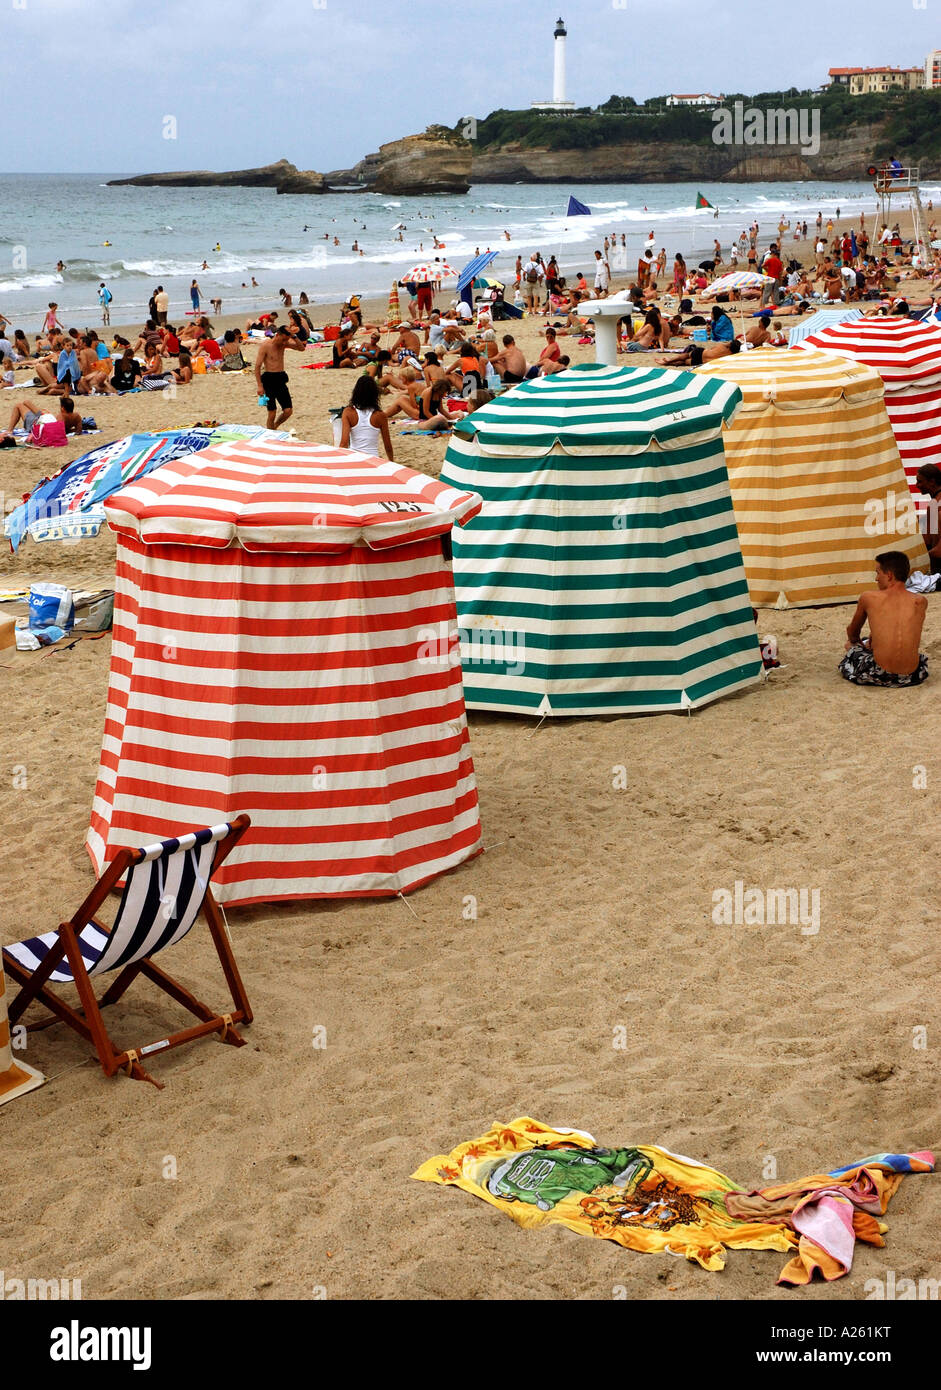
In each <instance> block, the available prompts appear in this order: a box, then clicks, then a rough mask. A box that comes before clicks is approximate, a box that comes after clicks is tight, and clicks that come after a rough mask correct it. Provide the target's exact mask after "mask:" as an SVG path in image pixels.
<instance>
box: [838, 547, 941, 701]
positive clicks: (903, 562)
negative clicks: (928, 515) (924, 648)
mask: <svg viewBox="0 0 941 1390" xmlns="http://www.w3.org/2000/svg"><path fill="white" fill-rule="evenodd" d="M909 570H910V566H909V563H908V556H907V555H903V554H902V552H901V551H900V550H887V551H885V552H884V553H883V554H882V555H877V556H876V583H877V585H878V586H879V587H878V588H877V589H869V590H867V591H866V593H864V594H861V595H860V599H859V603H858V604H857V606H856V612H855V613H854V614H853V618H852V621H851V622H850V625H849V627H848V628H847V629H846V637H847V641H846V655H845V656H844V657H843V659H842V660H841V661H840V664H839V670H840V674H841V675H842V676H843V677H844V679H845V680H848V681H852V682H853V684H854V685H881V686H890V687H900V686H910V685H921V683H922V681H924V680H927V679H928V658H927V657H926V656H925V655H924V653H922V652H920V651H919V650H918V648H919V644H920V642H921V630H922V627H923V626H924V622H925V613H926V612H927V609H928V600H927V599H926V598H925V596H924V594H913V593H910V592H909V590H908V589H906V587H905V581H906V580H907V579H908V575H909ZM867 622H868V624H869V633H870V635H869V637H868V638H863V636H862V631H863V628H864V627H865V626H866V623H867Z"/></svg>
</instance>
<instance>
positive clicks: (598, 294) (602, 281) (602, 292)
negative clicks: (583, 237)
mask: <svg viewBox="0 0 941 1390" xmlns="http://www.w3.org/2000/svg"><path fill="white" fill-rule="evenodd" d="M610 280H611V269H610V266H609V265H608V259H607V257H606V256H603V255H602V253H601V252H600V251H596V252H595V298H596V299H604V298H605V296H606V295H607V293H608V285H609V283H610Z"/></svg>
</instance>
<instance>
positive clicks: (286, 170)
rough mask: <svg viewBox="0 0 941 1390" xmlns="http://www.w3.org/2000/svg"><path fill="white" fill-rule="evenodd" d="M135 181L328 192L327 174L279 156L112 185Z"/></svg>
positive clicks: (116, 182)
mask: <svg viewBox="0 0 941 1390" xmlns="http://www.w3.org/2000/svg"><path fill="white" fill-rule="evenodd" d="M128 184H133V185H134V186H135V187H138V188H274V189H276V190H277V192H278V193H325V192H326V191H327V187H326V183H325V181H324V177H323V174H318V173H315V172H314V171H313V170H312V169H308V170H303V171H302V170H300V169H298V168H297V166H296V165H294V164H292V163H291V162H290V160H287V159H279V160H278V161H277V163H275V164H266V165H264V166H263V167H262V168H260V169H232V170H229V171H226V172H224V173H215V172H213V171H212V170H210V169H196V170H190V171H188V172H178V173H170V174H137V175H135V177H134V178H132V179H111V180H109V184H108V187H109V188H117V187H123V186H127V185H128Z"/></svg>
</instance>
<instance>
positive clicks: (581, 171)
mask: <svg viewBox="0 0 941 1390" xmlns="http://www.w3.org/2000/svg"><path fill="white" fill-rule="evenodd" d="M879 136H880V132H879V130H878V128H873V127H866V126H857V127H855V128H853V129H852V130H851V131H850V132H848V134H847V135H845V136H841V138H840V139H839V140H827V139H822V140H821V142H820V149H819V151H818V153H817V154H813V155H811V154H805V153H804V152H803V151H802V150H801V148H800V146H796V145H714V144H712V143H710V144H708V145H691V144H668V143H663V142H660V141H657V140H651V141H649V142H647V143H640V142H634V143H631V144H609V145H601V146H598V147H596V148H594V149H585V150H575V149H572V150H549V149H536V148H524V147H523V146H522V145H519V144H517V145H502V146H497V147H493V148H487V149H483V150H480V151H479V152H476V153H475V154H474V157H473V162H472V171H471V173H472V181H473V182H474V183H517V182H519V183H567V182H570V181H573V180H575V181H578V182H579V183H696V182H697V181H699V180H702V181H706V180H709V181H711V182H715V181H721V180H728V181H729V182H731V183H748V182H759V181H761V182H765V181H769V182H773V181H774V180H786V181H790V180H792V179H821V178H827V179H852V180H865V178H866V167H867V165H868V164H869V163H870V162H871V159H872V155H871V150H872V148H873V146H874V145H875V144H876V142H877V141H878V139H879Z"/></svg>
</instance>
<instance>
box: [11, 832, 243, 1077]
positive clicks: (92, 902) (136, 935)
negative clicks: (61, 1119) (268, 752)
mask: <svg viewBox="0 0 941 1390" xmlns="http://www.w3.org/2000/svg"><path fill="white" fill-rule="evenodd" d="M250 824H251V822H250V820H249V817H248V816H239V817H238V818H237V819H236V820H234V821H233V822H232V824H231V825H225V824H223V825H215V826H210V827H208V828H207V829H205V830H194V831H191V832H190V833H189V834H186V835H181V836H180V837H179V838H178V839H174V840H161V841H158V842H157V843H156V844H151V845H146V846H145V847H144V848H143V849H121V850H119V851H118V852H117V854H116V855H115V857H114V859H113V860H112V861H111V863H110V865H109V866H108V868H107V869H106V870H105V872H104V873H103V874H102V875H101V877H100V878H99V879H98V882H97V883H96V884H95V886H94V888H93V889H92V891H91V893H89V895H88V897H87V898H86V899H85V901H84V902H83V903H82V905H81V907H80V908H79V909H78V911H77V912H76V913H75V915H74V916H73V917H72V918H70V920H69V921H67V922H63V923H62V924H61V925H60V926H59V928H58V930H57V931H52V932H47V933H46V934H45V935H43V936H34V937H31V938H30V939H29V940H26V941H19V942H16V943H15V944H14V945H12V946H6V947H4V951H3V962H4V967H5V969H6V972H7V974H8V976H9V977H10V979H11V980H15V981H16V982H17V983H18V984H19V985H20V986H21V988H20V991H19V993H18V994H17V995H16V997H15V998H14V999H13V1000H12V1001H11V1003H10V1019H11V1021H12V1022H16V1021H17V1019H19V1018H21V1017H22V1015H23V1014H24V1013H25V1011H26V1009H27V1008H28V1007H29V1005H30V1004H31V1003H33V1002H34V1001H35V1002H37V1003H41V1004H44V1005H45V1006H46V1008H47V1009H49V1010H50V1014H49V1015H47V1016H45V1017H43V1018H41V1019H40V1020H39V1021H37V1022H35V1023H32V1024H27V1025H26V1026H27V1028H28V1029H37V1028H48V1027H49V1026H50V1025H52V1024H54V1023H56V1022H59V1021H61V1022H63V1023H67V1024H68V1025H69V1027H71V1028H74V1029H75V1030H76V1032H78V1033H80V1034H81V1035H82V1037H83V1038H85V1039H86V1040H87V1041H89V1042H91V1043H92V1044H93V1045H94V1047H95V1049H96V1051H97V1053H98V1057H99V1060H100V1061H101V1065H102V1067H103V1069H104V1071H105V1074H106V1075H108V1076H114V1075H115V1073H116V1072H118V1071H125V1072H127V1074H128V1075H129V1076H132V1077H134V1078H136V1079H137V1080H140V1081H150V1082H152V1083H153V1085H155V1086H157V1087H158V1088H159V1089H162V1088H163V1086H162V1082H159V1081H155V1080H154V1078H153V1077H152V1076H150V1075H149V1074H148V1073H147V1072H146V1071H145V1070H144V1068H143V1066H142V1065H141V1059H142V1058H143V1057H145V1056H147V1055H148V1053H153V1052H162V1051H165V1050H166V1049H168V1048H171V1047H178V1046H179V1045H180V1044H181V1043H185V1042H190V1041H191V1040H192V1039H193V1038H199V1037H202V1036H204V1035H205V1034H207V1033H219V1034H220V1036H221V1038H222V1041H223V1042H227V1043H232V1044H233V1045H234V1046H236V1047H241V1046H242V1045H243V1043H244V1041H245V1039H244V1038H242V1037H241V1036H240V1035H239V1032H238V1029H237V1027H236V1025H237V1024H239V1023H251V1021H252V1011H251V1008H250V1007H249V1003H248V999H247V997H246V994H245V989H244V986H243V984H242V980H241V977H240V975H239V972H238V967H237V966H236V964H235V958H234V956H233V954H232V947H231V944H230V942H229V935H228V931H227V930H226V925H225V922H224V920H223V917H222V914H221V912H220V910H219V905H218V903H217V902H216V900H215V898H214V897H213V894H212V889H211V887H210V879H211V878H212V874H213V872H214V871H215V870H216V869H217V868H218V867H219V865H220V864H221V863H222V861H223V860H224V859H225V858H226V857H227V855H228V854H230V853H231V851H232V850H233V849H234V848H235V846H236V844H237V843H238V841H239V840H240V839H241V837H242V836H243V835H244V833H245V831H246V830H247V829H248V827H249V825H250ZM122 879H124V891H123V894H122V897H121V902H120V905H119V906H118V910H117V914H116V916H115V919H114V922H113V923H112V925H111V926H110V927H108V926H106V925H105V924H104V923H102V922H100V921H99V920H98V918H97V917H96V915H95V914H96V913H97V912H98V911H99V909H100V908H101V907H102V905H103V904H104V902H105V900H106V898H107V897H108V894H109V893H110V892H111V890H112V889H113V888H114V887H115V886H116V885H117V884H118V883H119V882H120V881H121V880H122ZM200 911H202V913H203V916H204V917H205V919H206V923H207V926H208V927H209V932H210V935H211V937H212V940H213V943H214V945H215V948H216V951H217V953H218V956H219V962H220V964H221V966H222V971H223V974H224V975H225V979H226V983H227V984H228V987H229V991H230V993H231V995H232V1009H231V1012H227V1013H215V1012H214V1011H213V1010H212V1009H210V1008H209V1007H208V1006H207V1005H206V1004H203V1003H202V1002H201V1001H200V1000H199V999H197V998H196V996H195V995H194V994H191V993H190V991H189V990H188V989H186V988H185V987H184V986H183V985H181V984H180V983H179V982H178V981H177V980H175V979H174V978H173V977H172V976H171V975H168V974H167V973H166V971H164V970H162V969H161V967H160V966H158V965H156V964H155V963H154V960H153V957H154V956H155V955H156V954H157V953H158V952H160V951H163V950H164V949H166V948H167V947H168V946H175V945H176V944H177V942H179V941H181V940H182V939H183V937H184V936H186V935H187V933H188V932H189V931H190V929H191V927H192V926H193V925H194V923H195V921H196V918H197V917H198V916H199V913H200ZM115 971H117V972H118V973H117V975H116V976H115V978H114V979H113V980H112V982H111V983H110V985H109V986H108V988H107V989H106V990H105V992H104V993H103V994H102V995H101V997H100V998H96V995H95V990H94V988H93V985H92V981H93V980H94V979H95V978H96V977H97V976H99V975H105V974H113V972H115ZM138 975H143V976H144V977H145V978H146V979H148V980H150V981H151V982H152V983H153V984H155V985H156V986H157V987H158V988H159V989H161V990H163V991H164V992H165V993H166V994H169V995H170V996H171V998H173V999H174V1000H175V1001H176V1002H177V1003H178V1004H181V1005H182V1006H183V1007H184V1008H186V1009H188V1010H189V1012H190V1013H192V1014H195V1016H196V1017H197V1019H199V1022H198V1023H197V1024H195V1025H193V1026H191V1027H189V1028H183V1029H180V1030H179V1031H178V1032H176V1033H171V1034H169V1035H168V1036H167V1037H163V1038H160V1039H158V1040H157V1041H156V1042H152V1043H148V1044H146V1045H142V1046H139V1047H136V1048H126V1049H124V1050H119V1049H118V1048H116V1047H115V1045H114V1043H113V1042H112V1041H111V1038H110V1037H109V1035H108V1031H107V1029H106V1027H105V1024H104V1020H103V1018H102V1014H101V1010H102V1009H103V1008H104V1007H105V1006H106V1005H108V1004H114V1003H115V1002H116V1001H117V1000H118V999H120V998H121V996H122V995H123V994H124V992H125V990H126V989H127V988H128V986H129V985H130V984H131V983H132V982H133V981H134V980H135V979H136V978H137V976H138ZM52 984H62V985H74V987H75V989H76V990H77V992H78V998H79V1004H80V1008H78V1009H76V1008H74V1007H73V1006H72V1005H71V1004H68V1003H66V1001H65V1000H64V999H62V998H61V997H60V996H59V995H58V994H56V993H53V991H52V990H51V989H50V988H49V986H50V985H52Z"/></svg>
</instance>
